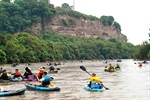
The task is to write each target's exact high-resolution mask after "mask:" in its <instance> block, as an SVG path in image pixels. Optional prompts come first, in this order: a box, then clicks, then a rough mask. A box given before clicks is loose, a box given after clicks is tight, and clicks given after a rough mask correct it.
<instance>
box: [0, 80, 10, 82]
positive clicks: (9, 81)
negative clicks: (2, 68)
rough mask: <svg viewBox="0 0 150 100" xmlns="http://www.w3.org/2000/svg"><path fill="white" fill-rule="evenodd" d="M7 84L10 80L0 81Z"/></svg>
mask: <svg viewBox="0 0 150 100" xmlns="http://www.w3.org/2000/svg"><path fill="white" fill-rule="evenodd" d="M7 82H10V80H3V79H0V83H7Z"/></svg>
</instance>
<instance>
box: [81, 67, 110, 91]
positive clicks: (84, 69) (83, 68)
mask: <svg viewBox="0 0 150 100" xmlns="http://www.w3.org/2000/svg"><path fill="white" fill-rule="evenodd" d="M80 69H82V70H83V71H85V72H86V73H88V74H89V75H90V76H91V74H90V73H89V72H88V71H87V70H86V68H85V67H84V66H80ZM101 85H102V87H104V88H105V89H106V90H109V88H107V87H105V86H104V85H103V84H102V83H101Z"/></svg>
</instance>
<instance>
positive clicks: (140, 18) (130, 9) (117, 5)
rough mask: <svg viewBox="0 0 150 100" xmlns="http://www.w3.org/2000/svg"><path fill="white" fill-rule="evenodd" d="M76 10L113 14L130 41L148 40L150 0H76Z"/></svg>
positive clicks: (68, 0) (58, 0)
mask: <svg viewBox="0 0 150 100" xmlns="http://www.w3.org/2000/svg"><path fill="white" fill-rule="evenodd" d="M74 1H75V3H74V4H75V10H76V11H79V12H81V13H84V14H87V15H93V16H96V17H98V18H100V17H101V16H103V15H106V16H113V17H114V19H115V21H116V22H118V23H119V24H120V26H121V29H122V34H124V35H126V36H127V38H128V42H130V43H132V44H134V45H137V44H142V43H143V41H148V39H149V37H148V33H150V31H149V29H150V0H74ZM50 2H51V4H54V5H55V6H61V5H62V4H63V3H67V4H69V5H70V6H72V5H73V0H50Z"/></svg>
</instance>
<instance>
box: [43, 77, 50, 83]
mask: <svg viewBox="0 0 150 100" xmlns="http://www.w3.org/2000/svg"><path fill="white" fill-rule="evenodd" d="M43 78H44V82H49V81H50V80H51V77H50V76H44V77H43Z"/></svg>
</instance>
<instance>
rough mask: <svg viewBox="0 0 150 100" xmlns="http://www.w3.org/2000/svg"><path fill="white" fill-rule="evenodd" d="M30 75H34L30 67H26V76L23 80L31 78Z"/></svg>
mask: <svg viewBox="0 0 150 100" xmlns="http://www.w3.org/2000/svg"><path fill="white" fill-rule="evenodd" d="M29 75H33V74H32V72H31V70H30V68H29V67H26V68H25V73H24V75H23V78H29V77H28V76H29Z"/></svg>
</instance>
